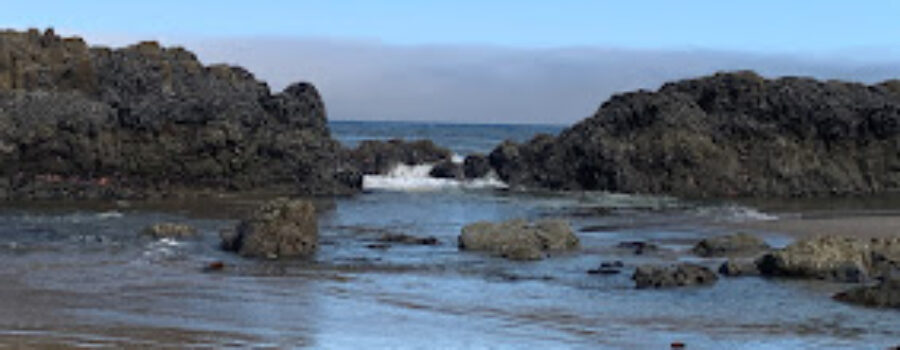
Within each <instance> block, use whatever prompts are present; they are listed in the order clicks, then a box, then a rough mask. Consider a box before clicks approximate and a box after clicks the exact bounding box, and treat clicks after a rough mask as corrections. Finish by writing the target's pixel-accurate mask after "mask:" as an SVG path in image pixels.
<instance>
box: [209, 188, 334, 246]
mask: <svg viewBox="0 0 900 350" xmlns="http://www.w3.org/2000/svg"><path fill="white" fill-rule="evenodd" d="M318 237H319V232H318V224H317V221H316V209H315V207H314V206H313V205H312V203H310V202H308V201H304V200H290V199H287V198H279V199H275V200H272V201H270V202H268V203H265V204H264V205H262V206H261V207H259V208H257V209H256V211H254V212H253V214H252V215H250V217H249V218H247V219H245V220H242V221H241V222H240V223H239V224H238V225H237V228H236V229H235V230H234V231H226V232H223V234H222V248H224V249H225V250H229V251H234V252H237V253H238V254H240V255H242V256H245V257H260V258H270V259H277V258H290V257H303V256H309V255H312V254H313V253H315V251H316V248H317V245H318Z"/></svg>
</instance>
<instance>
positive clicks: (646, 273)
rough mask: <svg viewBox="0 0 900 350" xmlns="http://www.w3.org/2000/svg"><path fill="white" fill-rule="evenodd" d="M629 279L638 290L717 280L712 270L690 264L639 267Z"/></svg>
mask: <svg viewBox="0 0 900 350" xmlns="http://www.w3.org/2000/svg"><path fill="white" fill-rule="evenodd" d="M631 279H633V280H634V283H635V286H636V287H637V288H638V289H644V288H669V287H685V286H693V285H705V284H713V283H716V281H718V280H719V277H718V276H716V273H715V272H713V271H712V270H710V269H708V268H706V267H704V266H700V265H696V264H690V263H682V264H678V265H672V266H651V265H645V266H639V267H638V268H637V269H635V271H634V275H632V277H631Z"/></svg>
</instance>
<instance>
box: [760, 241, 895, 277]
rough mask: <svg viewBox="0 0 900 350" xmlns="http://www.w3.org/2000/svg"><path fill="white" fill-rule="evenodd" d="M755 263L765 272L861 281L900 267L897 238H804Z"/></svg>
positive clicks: (789, 275)
mask: <svg viewBox="0 0 900 350" xmlns="http://www.w3.org/2000/svg"><path fill="white" fill-rule="evenodd" d="M757 266H759V269H760V271H761V272H762V274H764V275H771V276H786V277H797V278H814V279H826V280H834V281H840V282H863V281H866V280H868V279H870V278H874V277H878V276H880V275H882V274H884V273H885V271H890V270H891V269H893V268H896V267H897V266H900V237H889V238H854V237H839V236H822V237H814V238H806V239H802V240H799V241H797V242H794V243H792V244H790V245H788V246H787V247H785V248H784V249H779V250H775V251H772V252H770V253H767V254H765V255H763V256H762V257H760V258H759V259H758V260H757Z"/></svg>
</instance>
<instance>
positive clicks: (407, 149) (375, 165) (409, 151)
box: [348, 139, 453, 174]
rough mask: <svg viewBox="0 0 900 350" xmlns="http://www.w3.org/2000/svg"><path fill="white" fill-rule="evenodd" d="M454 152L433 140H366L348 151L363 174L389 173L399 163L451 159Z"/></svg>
mask: <svg viewBox="0 0 900 350" xmlns="http://www.w3.org/2000/svg"><path fill="white" fill-rule="evenodd" d="M452 155H453V153H452V152H450V150H448V149H446V148H443V147H439V146H437V145H435V144H434V142H432V141H431V140H418V141H412V142H406V141H403V140H399V139H394V140H389V141H377V140H366V141H363V142H360V143H359V145H358V146H357V147H356V148H355V149H353V150H350V151H349V152H348V156H349V159H350V162H351V163H352V164H353V165H355V166H356V167H357V169H359V171H361V172H362V173H363V174H387V173H388V172H389V171H391V169H393V168H394V167H395V166H397V165H399V164H404V165H418V164H426V163H438V162H442V161H449V160H450V159H451V157H452Z"/></svg>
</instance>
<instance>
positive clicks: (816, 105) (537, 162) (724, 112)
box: [490, 72, 900, 197]
mask: <svg viewBox="0 0 900 350" xmlns="http://www.w3.org/2000/svg"><path fill="white" fill-rule="evenodd" d="M891 86H895V85H892V84H888V83H884V84H879V85H872V86H866V85H862V84H857V83H844V82H837V81H827V82H822V81H816V80H813V79H806V78H792V77H789V78H781V79H775V80H769V79H765V78H762V77H760V76H759V75H757V74H755V73H752V72H735V73H721V74H716V75H714V76H710V77H703V78H699V79H692V80H684V81H679V82H674V83H668V84H665V85H664V86H663V87H662V88H660V89H659V90H658V91H656V92H649V91H637V92H631V93H624V94H620V95H616V96H613V97H612V98H610V99H609V100H608V101H607V102H605V103H603V105H602V106H601V107H600V108H599V109H598V110H597V112H596V113H595V114H594V116H592V117H590V118H588V119H586V120H584V121H581V122H579V123H577V124H576V125H574V126H572V127H570V128H568V129H566V130H564V131H562V132H561V133H560V134H559V136H557V137H552V136H547V135H541V136H537V137H535V138H534V139H532V140H531V141H529V142H527V143H524V144H516V143H512V142H505V143H503V144H501V145H499V146H498V147H497V148H496V149H494V151H493V152H491V154H490V162H491V165H492V166H493V167H494V169H495V170H496V172H497V174H498V175H499V177H500V179H501V180H503V181H505V182H506V183H508V184H510V185H511V186H513V187H537V188H549V189H566V190H606V191H614V192H627V193H662V194H671V195H677V196H684V197H713V196H715V197H721V196H813V195H830V194H847V193H880V192H887V191H892V190H898V189H900V172H897V171H895V169H897V168H898V167H900V153H898V152H896V149H897V147H898V146H897V139H898V136H900V98H898V94H897V93H896V90H894V89H893V88H891Z"/></svg>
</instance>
